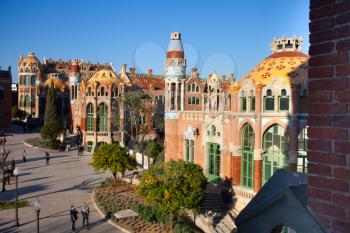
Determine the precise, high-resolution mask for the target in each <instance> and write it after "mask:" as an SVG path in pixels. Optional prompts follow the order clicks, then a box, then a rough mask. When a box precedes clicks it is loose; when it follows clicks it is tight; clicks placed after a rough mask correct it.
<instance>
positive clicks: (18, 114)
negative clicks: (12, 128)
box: [11, 106, 27, 121]
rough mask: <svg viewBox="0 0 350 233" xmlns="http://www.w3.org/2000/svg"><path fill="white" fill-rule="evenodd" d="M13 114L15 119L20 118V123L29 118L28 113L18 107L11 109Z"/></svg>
mask: <svg viewBox="0 0 350 233" xmlns="http://www.w3.org/2000/svg"><path fill="white" fill-rule="evenodd" d="M11 114H12V117H13V118H18V119H19V120H20V121H22V120H23V119H24V118H25V117H26V116H27V113H26V112H25V111H23V110H20V109H19V108H18V106H13V107H12V108H11Z"/></svg>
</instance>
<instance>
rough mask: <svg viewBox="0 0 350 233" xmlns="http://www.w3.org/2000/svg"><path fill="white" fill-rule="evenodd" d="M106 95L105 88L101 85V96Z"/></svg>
mask: <svg viewBox="0 0 350 233" xmlns="http://www.w3.org/2000/svg"><path fill="white" fill-rule="evenodd" d="M104 95H105V88H104V87H101V96H104Z"/></svg>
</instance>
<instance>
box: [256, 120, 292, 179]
mask: <svg viewBox="0 0 350 233" xmlns="http://www.w3.org/2000/svg"><path fill="white" fill-rule="evenodd" d="M287 150H288V135H287V134H286V132H285V129H284V128H282V127H281V126H280V125H277V124H276V125H273V126H271V127H270V128H268V129H267V130H266V131H265V133H264V136H263V151H264V152H263V177H262V183H263V184H264V183H266V182H267V181H268V179H270V177H271V176H272V175H273V174H274V173H275V172H276V171H277V170H278V169H282V168H287V167H288V156H287Z"/></svg>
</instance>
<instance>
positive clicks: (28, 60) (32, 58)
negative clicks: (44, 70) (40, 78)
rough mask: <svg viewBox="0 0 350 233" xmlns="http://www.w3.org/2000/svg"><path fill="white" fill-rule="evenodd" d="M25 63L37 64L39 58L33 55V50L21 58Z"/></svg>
mask: <svg viewBox="0 0 350 233" xmlns="http://www.w3.org/2000/svg"><path fill="white" fill-rule="evenodd" d="M23 62H24V63H27V64H39V63H40V62H39V59H38V58H37V57H36V56H35V54H34V53H33V52H30V53H29V54H28V56H27V57H26V58H25V59H24V60H23Z"/></svg>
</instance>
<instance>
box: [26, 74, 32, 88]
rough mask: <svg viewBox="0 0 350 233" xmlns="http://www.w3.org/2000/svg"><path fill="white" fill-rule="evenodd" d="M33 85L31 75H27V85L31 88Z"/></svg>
mask: <svg viewBox="0 0 350 233" xmlns="http://www.w3.org/2000/svg"><path fill="white" fill-rule="evenodd" d="M30 83H31V75H26V85H27V86H30Z"/></svg>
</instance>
